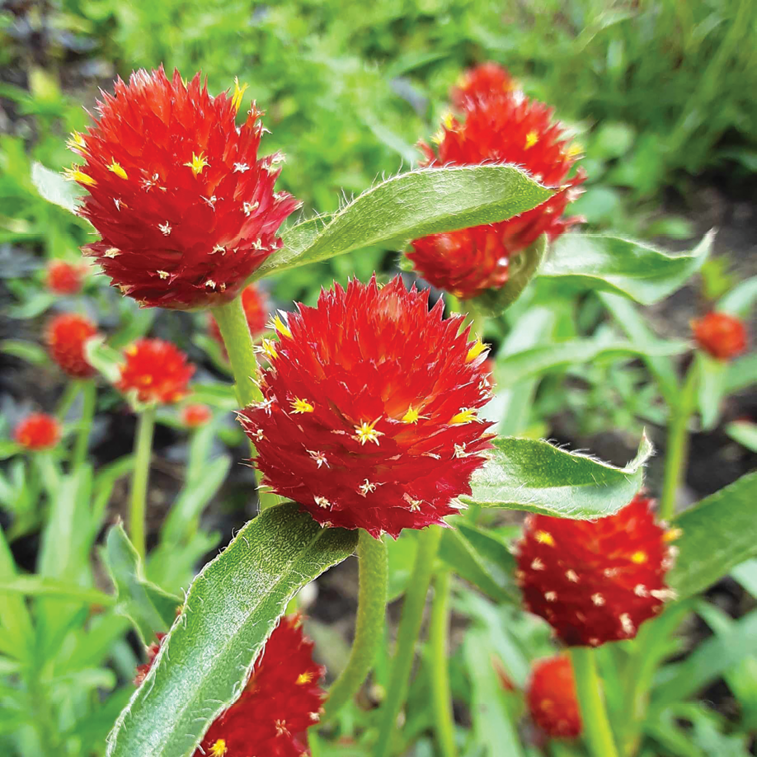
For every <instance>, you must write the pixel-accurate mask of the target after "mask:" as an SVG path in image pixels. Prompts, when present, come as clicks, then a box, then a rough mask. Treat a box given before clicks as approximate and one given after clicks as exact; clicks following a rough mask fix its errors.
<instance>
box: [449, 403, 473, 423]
mask: <svg viewBox="0 0 757 757" xmlns="http://www.w3.org/2000/svg"><path fill="white" fill-rule="evenodd" d="M475 420H478V419H477V418H476V410H475V408H472V407H464V408H462V410H460V412H459V413H458V414H457V415H454V416H452V420H451V421H450V425H452V426H459V425H462V424H463V423H472V422H473V421H475Z"/></svg>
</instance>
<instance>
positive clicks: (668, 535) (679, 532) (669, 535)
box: [662, 528, 683, 541]
mask: <svg viewBox="0 0 757 757" xmlns="http://www.w3.org/2000/svg"><path fill="white" fill-rule="evenodd" d="M682 536H683V529H682V528H669V529H668V530H667V531H666V532H665V533H664V534H663V535H662V540H663V541H675V540H676V539H680V538H681V537H682Z"/></svg>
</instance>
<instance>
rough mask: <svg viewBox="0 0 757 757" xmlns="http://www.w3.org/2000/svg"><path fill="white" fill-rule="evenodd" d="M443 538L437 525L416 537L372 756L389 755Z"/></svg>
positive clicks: (384, 756) (383, 756) (381, 756)
mask: <svg viewBox="0 0 757 757" xmlns="http://www.w3.org/2000/svg"><path fill="white" fill-rule="evenodd" d="M441 538H442V529H441V527H440V526H430V527H429V528H427V529H426V530H425V531H422V532H421V533H420V534H419V535H418V553H417V555H416V557H415V565H414V566H413V573H412V575H411V576H410V581H409V582H408V585H407V592H406V593H405V602H404V604H403V605H402V616H401V617H400V625H399V629H398V631H397V649H396V651H395V653H394V659H393V660H392V670H391V674H390V677H389V686H388V689H387V692H386V698H385V699H384V703H383V705H382V713H381V715H380V721H379V736H378V741H377V743H376V748H375V750H374V752H373V757H387V756H388V755H389V753H390V751H389V750H390V748H391V740H392V735H393V734H394V730H395V727H396V724H397V715H399V712H400V710H401V709H402V705H403V703H404V701H405V696H406V693H407V684H408V679H409V678H410V671H411V669H412V667H413V658H414V656H415V645H416V642H417V640H418V635H419V634H420V630H421V623H422V621H423V609H424V607H425V605H426V594H427V593H428V587H429V585H430V584H431V574H432V572H433V567H434V558H435V557H436V553H437V551H438V550H439V542H440V540H441Z"/></svg>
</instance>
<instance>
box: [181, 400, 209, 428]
mask: <svg viewBox="0 0 757 757" xmlns="http://www.w3.org/2000/svg"><path fill="white" fill-rule="evenodd" d="M212 417H213V413H212V412H211V410H210V408H209V407H208V406H207V405H199V404H197V405H186V406H185V407H183V408H182V411H181V420H182V421H183V422H184V425H185V426H188V427H189V428H198V427H199V426H204V425H205V424H206V423H207V422H208V421H209V420H210V419H211V418H212Z"/></svg>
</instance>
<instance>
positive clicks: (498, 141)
mask: <svg viewBox="0 0 757 757" xmlns="http://www.w3.org/2000/svg"><path fill="white" fill-rule="evenodd" d="M472 76H473V82H474V83H473V84H471V86H470V88H469V89H467V90H464V92H467V94H465V95H464V96H460V97H458V100H459V103H460V104H461V107H462V109H463V116H464V118H463V120H462V121H459V120H458V119H457V118H455V117H454V116H449V117H448V118H447V119H446V120H445V124H444V126H443V128H442V131H441V133H440V134H439V135H438V136H437V137H436V138H435V140H434V141H436V142H437V143H438V148H437V150H436V151H434V150H433V149H432V148H431V147H430V146H429V145H427V144H425V143H423V142H421V149H422V150H423V151H424V152H425V153H426V158H427V160H426V165H431V166H434V165H479V164H482V163H495V164H503V163H512V164H515V165H517V166H520V167H522V168H524V169H525V170H526V171H528V173H529V174H531V176H532V177H533V178H535V179H536V180H537V181H540V182H541V183H542V184H544V185H545V186H547V187H551V188H553V189H555V190H556V192H555V194H554V195H553V196H552V197H551V198H550V199H549V200H547V201H546V202H544V203H542V204H541V205H539V206H538V207H536V208H533V209H532V210H529V211H526V212H525V213H521V214H520V215H519V216H516V217H515V218H511V219H510V220H509V221H502V222H501V223H494V224H488V225H485V226H476V227H472V228H468V229H461V230H460V231H452V232H448V233H444V234H432V235H431V236H428V237H423V238H422V239H416V240H415V241H414V242H413V243H412V247H413V250H412V252H410V253H408V258H409V259H410V260H411V261H412V262H413V264H414V266H415V269H416V270H417V271H418V272H419V273H420V275H421V276H423V277H424V278H425V279H426V280H427V281H429V282H430V283H431V284H433V285H434V286H436V287H439V288H440V289H445V290H447V291H448V292H452V294H454V295H455V296H456V297H460V298H462V299H469V298H472V297H477V296H478V295H480V294H482V293H483V292H484V291H486V290H487V289H499V288H501V287H503V286H504V285H505V284H506V283H507V280H508V278H509V265H510V258H511V257H512V256H513V255H515V254H517V253H519V252H521V251H523V250H525V249H526V248H527V247H528V246H529V245H531V244H532V243H533V242H535V241H536V240H537V239H538V237H540V236H541V235H542V234H547V236H548V237H549V238H550V239H554V238H555V237H558V236H560V235H561V234H562V233H564V232H565V230H566V229H568V228H569V227H570V226H572V225H574V224H576V223H578V222H580V220H581V219H579V218H564V217H563V213H564V212H565V208H566V207H567V205H568V203H569V202H571V201H572V200H574V199H576V197H577V196H578V195H579V194H580V190H578V189H577V187H578V185H579V184H581V183H582V182H583V181H584V180H585V176H584V174H583V172H581V171H579V172H578V173H577V175H576V176H575V177H573V178H570V179H569V178H567V177H568V173H569V171H570V169H571V168H572V167H573V164H574V163H575V161H576V159H577V157H578V155H579V153H578V150H577V149H576V148H575V147H572V146H571V145H570V144H569V143H568V141H566V139H565V132H564V131H563V129H562V127H561V126H560V125H559V124H558V123H556V122H554V121H553V120H552V113H553V111H552V109H551V108H548V107H547V106H546V105H544V104H543V103H540V102H537V101H535V100H533V101H532V100H529V99H528V98H526V97H525V96H524V95H523V93H522V92H515V91H509V90H505V89H503V87H502V86H500V85H499V84H497V85H496V89H495V90H493V91H490V92H489V94H485V93H484V92H483V91H482V89H481V82H485V81H487V80H491V79H492V77H491V76H487V77H482V76H481V75H472ZM504 76H507V73H506V72H505V71H504V70H503V71H502V77H504Z"/></svg>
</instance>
